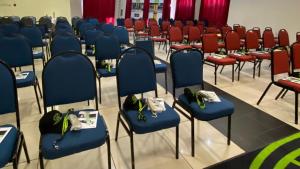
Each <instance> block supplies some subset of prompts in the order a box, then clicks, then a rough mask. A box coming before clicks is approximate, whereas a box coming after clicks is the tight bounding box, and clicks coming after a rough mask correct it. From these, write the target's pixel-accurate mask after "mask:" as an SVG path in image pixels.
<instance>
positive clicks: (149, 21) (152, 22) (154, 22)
mask: <svg viewBox="0 0 300 169" xmlns="http://www.w3.org/2000/svg"><path fill="white" fill-rule="evenodd" d="M153 25H158V24H157V21H156V20H155V19H153V18H151V19H149V20H148V27H149V28H150V27H151V26H153Z"/></svg>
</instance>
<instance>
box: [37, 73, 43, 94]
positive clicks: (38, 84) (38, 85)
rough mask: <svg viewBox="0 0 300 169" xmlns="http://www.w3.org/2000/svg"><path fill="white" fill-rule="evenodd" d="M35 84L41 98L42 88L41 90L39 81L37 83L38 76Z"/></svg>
mask: <svg viewBox="0 0 300 169" xmlns="http://www.w3.org/2000/svg"><path fill="white" fill-rule="evenodd" d="M36 84H37V87H38V89H39V93H40V96H41V99H42V98H43V94H42V90H41V87H40V83H39V80H38V78H36Z"/></svg>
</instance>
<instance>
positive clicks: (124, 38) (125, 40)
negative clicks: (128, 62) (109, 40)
mask: <svg viewBox="0 0 300 169" xmlns="http://www.w3.org/2000/svg"><path fill="white" fill-rule="evenodd" d="M112 34H113V35H114V36H115V37H117V38H118V39H119V42H120V44H122V45H123V44H124V45H126V44H129V35H128V31H127V29H126V28H125V27H116V28H115V29H114V30H113V33H112Z"/></svg>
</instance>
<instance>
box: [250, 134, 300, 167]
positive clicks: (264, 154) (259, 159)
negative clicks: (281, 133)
mask: <svg viewBox="0 0 300 169" xmlns="http://www.w3.org/2000/svg"><path fill="white" fill-rule="evenodd" d="M299 138H300V133H296V134H293V135H291V136H289V137H286V138H283V139H281V140H278V141H276V142H273V143H271V144H270V145H268V146H267V147H265V148H264V149H263V150H262V151H261V152H260V153H259V154H258V155H257V156H256V157H255V159H254V160H253V161H252V163H251V165H250V168H249V169H259V168H260V167H261V166H262V164H263V162H264V161H265V160H266V159H267V158H268V157H269V156H270V155H271V154H272V153H273V152H274V151H275V150H276V149H278V148H279V147H280V146H282V145H284V144H286V143H289V142H291V141H293V140H296V139H299Z"/></svg>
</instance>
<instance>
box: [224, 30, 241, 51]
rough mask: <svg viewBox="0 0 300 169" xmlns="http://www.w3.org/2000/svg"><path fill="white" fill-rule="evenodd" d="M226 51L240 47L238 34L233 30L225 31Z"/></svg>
mask: <svg viewBox="0 0 300 169" xmlns="http://www.w3.org/2000/svg"><path fill="white" fill-rule="evenodd" d="M225 46H226V51H233V50H239V49H240V46H241V45H240V36H239V34H238V33H236V32H235V31H229V32H227V34H226V36H225Z"/></svg>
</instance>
